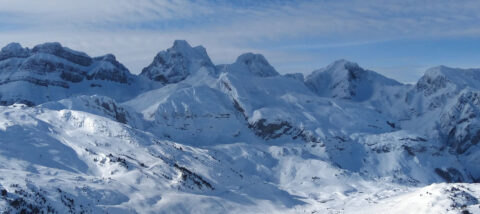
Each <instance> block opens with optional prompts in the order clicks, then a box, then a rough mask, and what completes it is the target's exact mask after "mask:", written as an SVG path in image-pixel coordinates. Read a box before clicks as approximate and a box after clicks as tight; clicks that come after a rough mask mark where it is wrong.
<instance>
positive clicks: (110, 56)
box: [95, 54, 117, 62]
mask: <svg viewBox="0 0 480 214" xmlns="http://www.w3.org/2000/svg"><path fill="white" fill-rule="evenodd" d="M95 59H96V60H102V61H109V62H116V61H117V58H116V57H115V55H113V54H105V55H103V56H97V57H95Z"/></svg>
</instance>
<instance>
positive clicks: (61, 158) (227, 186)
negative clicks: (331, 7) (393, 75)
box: [0, 40, 480, 213]
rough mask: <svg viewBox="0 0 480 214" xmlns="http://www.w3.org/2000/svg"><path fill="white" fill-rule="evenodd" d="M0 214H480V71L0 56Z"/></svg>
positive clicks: (19, 53)
mask: <svg viewBox="0 0 480 214" xmlns="http://www.w3.org/2000/svg"><path fill="white" fill-rule="evenodd" d="M0 105H1V106H0V211H1V212H4V213H22V212H23V213H480V202H479V198H480V185H478V182H479V181H480V167H478V166H479V165H480V147H479V144H478V143H479V142H480V117H479V116H478V115H480V69H460V68H450V67H446V66H438V67H434V68H431V69H428V70H427V71H426V72H425V74H424V76H423V77H421V78H420V79H419V80H418V82H417V83H416V84H403V83H400V82H398V81H396V80H393V79H390V78H388V77H385V76H383V75H381V74H379V73H376V72H374V71H371V70H367V69H364V68H362V67H360V66H359V65H358V64H356V63H353V62H349V61H347V60H338V61H335V62H333V63H332V64H330V65H328V66H326V67H325V68H321V69H319V70H315V71H313V72H312V73H310V74H309V75H306V76H304V75H303V74H301V73H291V74H280V73H279V72H277V71H276V70H275V68H274V67H273V66H271V65H270V63H269V62H268V61H267V59H265V57H264V56H262V55H260V54H254V53H246V54H242V55H240V56H239V57H238V58H237V60H236V61H235V62H234V63H232V64H222V65H216V64H214V63H213V62H212V60H211V59H210V58H209V56H208V54H207V51H206V49H205V48H204V47H202V46H197V47H192V46H190V44H188V43H187V42H186V41H183V40H177V41H175V42H174V44H173V46H172V47H171V48H169V49H167V50H165V51H161V52H159V53H158V54H157V55H156V56H155V57H154V59H153V61H152V63H151V64H149V65H148V66H147V67H145V68H144V69H143V70H142V71H141V72H140V74H138V75H134V74H132V73H130V71H129V70H128V69H127V68H126V67H125V66H124V65H122V64H121V63H120V62H118V61H117V60H116V58H115V56H114V55H112V54H107V55H104V56H99V57H90V56H89V55H87V54H85V53H83V52H79V51H75V50H71V49H69V48H67V47H63V46H62V45H61V44H59V43H45V44H40V45H37V46H35V47H33V48H32V49H29V48H24V47H22V46H21V45H20V44H18V43H11V44H9V45H7V46H5V47H4V48H2V49H1V51H0Z"/></svg>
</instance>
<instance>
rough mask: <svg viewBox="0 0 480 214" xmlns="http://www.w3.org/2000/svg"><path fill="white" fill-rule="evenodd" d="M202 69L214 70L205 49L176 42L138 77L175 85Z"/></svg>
mask: <svg viewBox="0 0 480 214" xmlns="http://www.w3.org/2000/svg"><path fill="white" fill-rule="evenodd" d="M202 67H206V68H208V69H211V70H215V66H214V65H213V63H212V61H211V60H210V58H209V57H208V54H207V51H206V50H205V48H203V47H202V46H197V47H192V46H190V44H188V42H186V41H185V40H176V41H175V42H174V43H173V46H172V47H171V48H169V49H167V50H166V51H161V52H159V53H158V54H157V55H156V56H155V58H154V59H153V62H152V63H151V64H150V65H149V66H147V67H145V68H144V69H143V70H142V73H141V74H140V75H143V76H146V77H147V78H149V79H152V80H155V81H159V82H162V83H176V82H179V81H182V80H184V79H185V78H187V77H188V76H189V75H190V74H192V73H194V72H196V71H197V70H198V69H200V68H202Z"/></svg>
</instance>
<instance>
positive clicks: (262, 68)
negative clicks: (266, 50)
mask: <svg viewBox="0 0 480 214" xmlns="http://www.w3.org/2000/svg"><path fill="white" fill-rule="evenodd" d="M235 63H237V64H241V65H245V66H247V67H248V70H249V71H250V72H251V73H253V74H255V75H257V76H261V77H270V76H277V75H279V74H278V72H277V71H276V70H275V68H273V67H272V66H271V65H270V63H268V61H267V59H265V57H264V56H263V55H261V54H253V53H245V54H242V55H240V56H239V57H238V58H237V60H236V62H235Z"/></svg>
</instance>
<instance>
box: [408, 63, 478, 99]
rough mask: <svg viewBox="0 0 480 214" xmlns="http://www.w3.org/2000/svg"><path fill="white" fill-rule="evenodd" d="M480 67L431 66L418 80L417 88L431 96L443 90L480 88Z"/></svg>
mask: <svg viewBox="0 0 480 214" xmlns="http://www.w3.org/2000/svg"><path fill="white" fill-rule="evenodd" d="M479 81H480V69H457V68H449V67H446V66H438V67H434V68H430V69H428V70H427V71H426V72H425V75H424V76H423V77H422V78H421V79H420V80H419V81H418V83H417V90H418V91H421V92H423V93H424V95H425V96H430V95H432V94H435V93H436V92H439V91H441V90H461V89H463V88H466V87H470V88H474V89H480V86H479V84H478V82H479Z"/></svg>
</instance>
